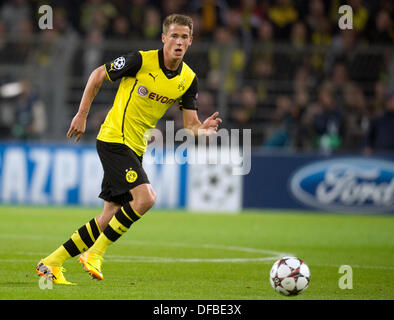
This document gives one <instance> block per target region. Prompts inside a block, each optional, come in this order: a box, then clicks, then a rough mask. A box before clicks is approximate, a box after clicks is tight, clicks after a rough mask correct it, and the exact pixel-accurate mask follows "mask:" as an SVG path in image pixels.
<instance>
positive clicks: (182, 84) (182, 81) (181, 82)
mask: <svg viewBox="0 0 394 320" xmlns="http://www.w3.org/2000/svg"><path fill="white" fill-rule="evenodd" d="M185 88H186V81H185V79H183V78H180V79H179V82H178V90H179V91H184V90H185Z"/></svg>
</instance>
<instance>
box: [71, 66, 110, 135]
mask: <svg viewBox="0 0 394 320" xmlns="http://www.w3.org/2000/svg"><path fill="white" fill-rule="evenodd" d="M104 80H109V79H108V76H107V73H106V70H105V66H104V65H103V66H101V67H98V68H96V69H95V70H94V71H93V72H92V73H91V74H90V76H89V79H88V82H87V84H86V86H85V90H84V92H83V95H82V99H81V103H80V105H79V109H78V112H77V114H76V115H75V116H74V118H73V120H72V121H71V125H70V128H69V129H68V132H67V137H69V138H72V137H76V138H75V141H76V142H78V141H79V140H80V139H81V137H82V135H83V134H84V132H85V129H86V119H87V117H88V114H89V110H90V106H91V105H92V102H93V99H94V97H95V96H96V95H97V93H98V92H99V90H100V87H101V84H102V83H103V82H104Z"/></svg>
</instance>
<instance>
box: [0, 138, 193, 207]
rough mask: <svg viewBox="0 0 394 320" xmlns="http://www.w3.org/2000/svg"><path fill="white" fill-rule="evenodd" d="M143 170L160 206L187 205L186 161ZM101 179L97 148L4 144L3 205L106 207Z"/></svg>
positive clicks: (0, 165)
mask: <svg viewBox="0 0 394 320" xmlns="http://www.w3.org/2000/svg"><path fill="white" fill-rule="evenodd" d="M144 168H145V170H146V172H147V174H148V176H149V179H150V182H151V183H152V186H153V187H154V189H155V190H156V192H157V194H158V198H157V201H156V207H161V208H178V207H185V205H186V194H185V185H186V175H187V170H186V167H185V165H178V164H160V163H157V164H152V163H148V164H147V165H146V166H145V165H144ZM102 178H103V169H102V166H101V163H100V160H99V157H98V155H97V151H96V148H95V147H94V146H91V145H81V144H79V145H60V144H59V145H48V144H45V145H40V144H31V143H29V144H12V143H8V144H0V203H4V204H35V205H46V204H53V205H85V206H96V205H102V203H103V201H102V200H101V199H99V198H98V195H99V193H100V191H101V182H102Z"/></svg>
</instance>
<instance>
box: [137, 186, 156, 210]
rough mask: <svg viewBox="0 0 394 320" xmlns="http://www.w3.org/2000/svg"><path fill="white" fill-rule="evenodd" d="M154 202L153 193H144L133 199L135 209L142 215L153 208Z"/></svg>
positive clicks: (154, 194)
mask: <svg viewBox="0 0 394 320" xmlns="http://www.w3.org/2000/svg"><path fill="white" fill-rule="evenodd" d="M155 202H156V193H155V192H154V191H153V192H149V193H146V194H145V195H144V196H143V197H141V198H138V199H135V207H136V209H137V211H138V212H139V213H140V214H144V213H145V212H147V211H148V210H149V209H150V208H152V207H153V206H154V204H155Z"/></svg>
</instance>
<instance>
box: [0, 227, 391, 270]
mask: <svg viewBox="0 0 394 320" xmlns="http://www.w3.org/2000/svg"><path fill="white" fill-rule="evenodd" d="M8 236H9V235H8V234H0V238H9V237H8ZM10 236H11V238H18V236H17V235H15V234H12V235H10ZM19 238H30V239H41V240H42V239H43V238H41V237H39V236H31V237H29V236H28V237H26V235H24V236H21V237H19ZM44 238H45V239H49V238H51V239H55V238H58V237H48V236H47V237H44ZM119 244H123V245H130V244H133V245H136V244H137V245H140V246H141V245H143V246H156V247H157V246H164V247H185V248H199V249H201V248H203V249H216V250H227V251H238V252H247V253H258V254H266V255H267V254H269V255H271V256H268V257H250V258H168V257H152V256H121V255H107V256H106V258H107V259H108V260H109V261H111V262H115V263H130V262H134V263H138V262H140V263H174V262H175V263H178V262H180V263H182V262H186V263H187V262H190V263H243V262H261V263H263V264H269V263H271V262H270V261H275V260H277V259H279V258H281V257H284V256H297V255H294V254H292V253H285V252H278V251H273V250H266V249H257V248H249V247H238V246H225V245H216V244H189V243H183V242H151V241H140V240H124V241H122V242H121V243H119ZM1 254H6V253H2V252H0V255H1ZM8 254H9V253H7V255H8ZM12 254H13V255H24V256H26V255H29V256H37V257H42V256H45V255H47V254H48V252H46V253H43V252H41V253H40V252H13V253H12ZM31 261H35V259H1V258H0V263H2V262H4V263H18V262H31ZM308 266H310V267H311V266H315V267H330V268H339V267H340V265H335V264H308ZM350 266H351V267H352V268H359V269H382V270H394V266H392V267H391V266H369V265H350Z"/></svg>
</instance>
